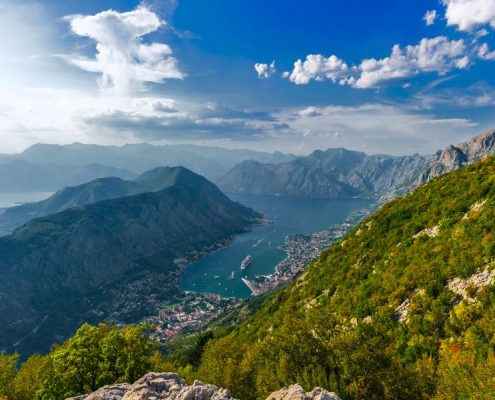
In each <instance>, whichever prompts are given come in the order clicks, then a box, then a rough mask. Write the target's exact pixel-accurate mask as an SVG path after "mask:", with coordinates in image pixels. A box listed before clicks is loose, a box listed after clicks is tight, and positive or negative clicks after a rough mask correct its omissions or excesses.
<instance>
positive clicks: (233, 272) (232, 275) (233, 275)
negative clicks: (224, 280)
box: [230, 271, 235, 279]
mask: <svg viewBox="0 0 495 400" xmlns="http://www.w3.org/2000/svg"><path fill="white" fill-rule="evenodd" d="M234 277H235V271H232V273H231V274H230V279H234Z"/></svg>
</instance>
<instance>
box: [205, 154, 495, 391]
mask: <svg viewBox="0 0 495 400" xmlns="http://www.w3.org/2000/svg"><path fill="white" fill-rule="evenodd" d="M483 202H484V203H483ZM475 204H478V207H474V208H472V207H473V205H475ZM481 204H482V206H480V205H481ZM494 206H495V159H494V158H491V159H485V160H484V161H482V162H480V163H477V164H474V165H472V166H470V167H468V168H466V169H464V170H460V171H457V172H454V173H451V174H449V175H445V176H442V177H440V178H437V179H435V180H433V181H432V182H430V183H429V184H427V185H425V186H423V187H421V188H420V189H419V190H417V191H415V192H414V193H412V194H410V195H408V196H406V197H405V198H403V199H399V200H396V201H394V202H392V203H389V204H387V205H385V206H384V207H383V208H382V209H381V210H380V211H379V212H377V213H376V214H375V215H373V216H372V217H370V218H369V219H368V220H366V221H364V222H363V223H361V224H360V225H359V226H358V227H356V228H355V229H354V230H353V232H351V233H350V234H349V235H348V236H346V237H345V238H344V239H343V240H341V241H340V242H339V243H337V244H336V245H334V246H332V247H331V248H330V249H328V250H327V251H325V252H324V253H323V254H322V255H321V257H320V258H319V259H318V260H316V261H315V262H313V263H312V264H311V265H310V266H309V267H308V269H307V271H306V272H305V273H304V274H303V275H301V276H300V277H299V278H298V279H297V280H296V281H295V282H294V283H293V284H292V285H291V286H290V287H289V288H288V289H286V290H284V291H282V292H280V293H278V295H277V296H275V297H274V298H273V299H272V300H270V301H268V303H267V304H266V305H265V307H264V308H263V309H262V310H261V311H259V312H258V313H256V314H255V315H254V316H253V317H251V318H249V319H248V320H247V321H245V322H244V323H242V324H240V325H239V326H237V327H236V328H235V329H233V330H232V331H231V332H230V333H228V334H226V335H224V336H221V337H217V338H215V339H213V340H210V341H208V342H207V343H206V345H205V344H204V343H199V344H200V345H201V346H202V347H204V352H203V356H202V359H201V361H200V362H199V363H198V367H197V374H198V375H199V376H200V377H201V378H202V379H204V380H205V381H208V382H213V383H215V384H218V385H221V386H224V387H228V388H230V389H232V391H233V392H234V394H235V395H237V396H238V397H239V398H242V399H255V398H257V399H262V398H265V397H266V395H267V394H268V393H270V392H271V391H273V390H275V389H277V388H280V387H282V386H286V385H288V384H291V383H294V382H299V383H300V384H302V385H303V386H305V387H306V388H307V389H310V388H312V387H314V386H317V385H318V386H323V387H325V388H327V389H331V390H335V391H336V392H337V393H339V395H340V396H342V397H343V398H345V399H404V398H408V399H420V398H433V397H435V398H437V399H466V398H477V399H480V398H495V372H494V371H495V370H494V369H493V367H494V366H495V356H494V349H495V347H494V346H495V288H494V287H493V286H486V287H484V288H477V287H475V286H472V287H468V288H467V292H468V296H469V297H468V298H467V299H462V298H461V297H460V296H459V295H456V294H455V293H453V292H452V291H451V290H450V289H449V288H448V282H449V280H450V279H452V278H454V277H461V278H467V277H469V276H471V275H472V274H474V273H476V272H477V271H480V270H483V269H486V268H488V269H491V268H492V263H493V261H494V256H495V207H494ZM435 227H436V228H437V229H438V234H437V235H436V236H435V235H434V234H432V235H431V236H430V235H427V234H424V235H419V236H416V237H415V235H416V234H418V233H419V232H421V231H423V230H424V229H426V228H435ZM434 230H435V229H432V231H434ZM406 299H410V301H411V305H410V306H409V314H408V316H407V319H406V320H404V321H402V322H399V321H398V315H397V311H396V308H397V307H398V306H399V305H401V304H402V303H403V302H404V301H405V300H406Z"/></svg>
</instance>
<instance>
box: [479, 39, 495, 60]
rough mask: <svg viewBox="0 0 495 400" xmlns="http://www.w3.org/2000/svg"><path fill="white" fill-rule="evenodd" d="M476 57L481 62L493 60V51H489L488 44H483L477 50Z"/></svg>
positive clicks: (494, 54) (494, 55) (494, 57)
mask: <svg viewBox="0 0 495 400" xmlns="http://www.w3.org/2000/svg"><path fill="white" fill-rule="evenodd" d="M478 57H479V58H481V59H482V60H495V50H494V51H491V50H490V48H489V47H488V44H486V43H483V44H482V45H481V46H480V47H479V49H478Z"/></svg>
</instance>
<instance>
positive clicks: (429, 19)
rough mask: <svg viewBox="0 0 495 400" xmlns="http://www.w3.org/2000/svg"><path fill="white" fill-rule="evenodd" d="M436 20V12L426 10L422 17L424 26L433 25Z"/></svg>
mask: <svg viewBox="0 0 495 400" xmlns="http://www.w3.org/2000/svg"><path fill="white" fill-rule="evenodd" d="M436 19H437V10H428V11H426V14H425V15H424V17H423V20H424V21H425V24H426V26H431V25H433V24H434V23H435V20H436Z"/></svg>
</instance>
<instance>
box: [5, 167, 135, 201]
mask: <svg viewBox="0 0 495 400" xmlns="http://www.w3.org/2000/svg"><path fill="white" fill-rule="evenodd" d="M105 176H115V177H120V178H123V179H132V178H134V177H135V176H136V174H134V173H132V172H130V171H129V170H127V169H124V168H114V167H108V166H105V165H102V164H94V163H93V164H86V165H64V166H63V167H62V166H60V165H57V164H53V163H52V162H51V161H49V162H48V163H46V162H45V163H44V164H33V163H31V162H27V161H23V160H15V159H8V160H5V161H4V162H0V192H1V193H14V192H52V191H55V190H58V189H60V188H61V187H65V186H70V185H78V184H81V183H83V182H88V181H90V180H93V179H96V178H101V177H105Z"/></svg>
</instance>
